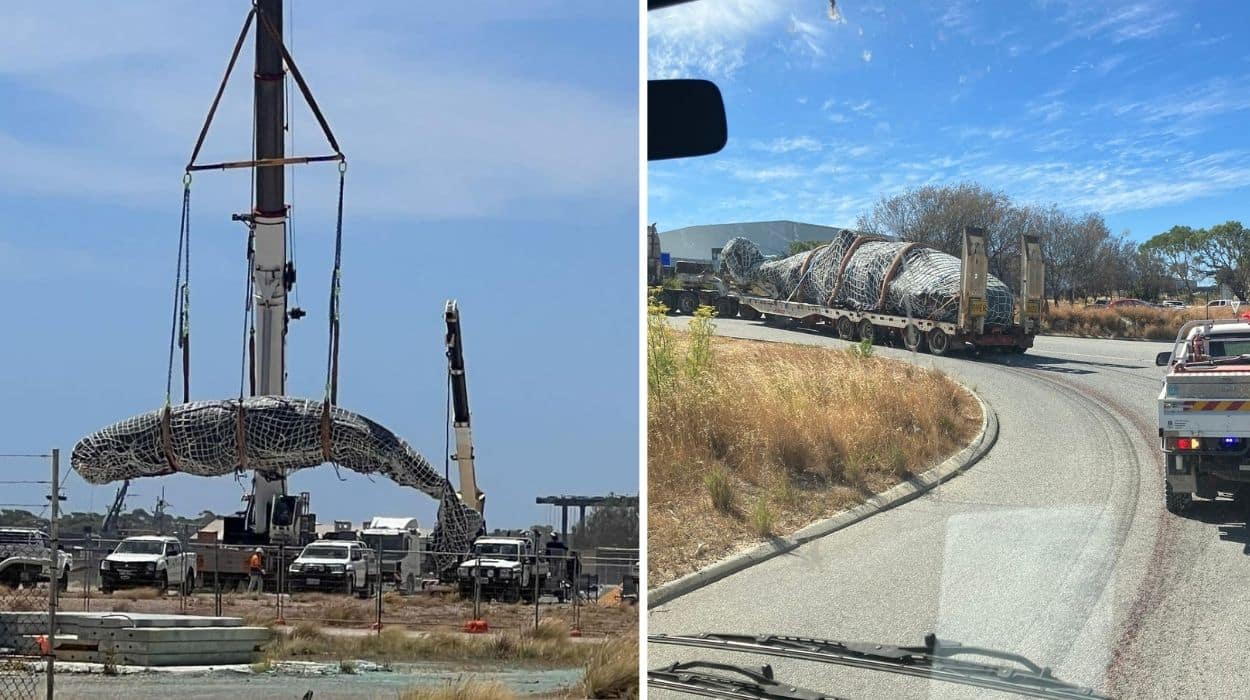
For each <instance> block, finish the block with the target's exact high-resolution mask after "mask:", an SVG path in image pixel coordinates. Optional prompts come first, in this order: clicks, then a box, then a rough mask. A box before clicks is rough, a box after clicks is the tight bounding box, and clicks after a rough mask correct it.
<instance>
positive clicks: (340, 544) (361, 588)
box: [286, 539, 378, 598]
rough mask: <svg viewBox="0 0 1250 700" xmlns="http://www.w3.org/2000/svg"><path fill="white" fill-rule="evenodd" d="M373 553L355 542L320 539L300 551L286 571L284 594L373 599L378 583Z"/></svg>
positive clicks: (363, 545)
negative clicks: (332, 594)
mask: <svg viewBox="0 0 1250 700" xmlns="http://www.w3.org/2000/svg"><path fill="white" fill-rule="evenodd" d="M377 570H378V565H377V560H376V559H374V557H373V550H372V549H370V548H369V546H368V545H367V544H365V543H364V542H360V541H358V540H335V539H323V540H317V541H316V542H312V543H310V544H308V545H306V546H305V547H304V550H303V551H301V552H300V553H299V556H298V557H296V558H295V561H293V562H291V565H290V566H289V567H287V570H286V579H287V580H286V583H287V586H286V587H287V590H288V591H290V592H291V593H296V592H298V591H329V592H335V591H337V592H342V593H348V594H351V593H355V594H356V595H357V596H359V597H361V598H369V597H372V596H373V593H374V591H375V590H376V589H375V586H377V583H378V577H377Z"/></svg>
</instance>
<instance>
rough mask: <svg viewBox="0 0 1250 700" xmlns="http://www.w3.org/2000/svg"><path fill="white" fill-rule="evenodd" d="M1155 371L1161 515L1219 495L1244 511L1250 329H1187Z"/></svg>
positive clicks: (1248, 485) (1249, 482)
mask: <svg viewBox="0 0 1250 700" xmlns="http://www.w3.org/2000/svg"><path fill="white" fill-rule="evenodd" d="M1155 364H1156V365H1159V366H1163V367H1167V368H1168V369H1167V373H1166V375H1165V376H1164V378H1163V387H1162V389H1161V390H1160V392H1159V397H1158V409H1159V440H1160V446H1161V448H1162V450H1163V454H1164V480H1163V481H1164V499H1165V506H1166V507H1167V509H1168V510H1169V511H1171V512H1173V513H1182V512H1184V511H1186V510H1188V509H1189V508H1191V506H1193V504H1194V497H1195V496H1197V497H1198V498H1203V499H1215V498H1216V497H1217V496H1218V495H1219V494H1220V493H1221V492H1223V493H1227V494H1229V495H1231V496H1232V497H1233V499H1234V500H1235V501H1241V502H1242V503H1245V504H1250V323H1248V322H1246V321H1245V320H1242V319H1221V320H1197V321H1190V322H1188V323H1186V324H1184V325H1183V326H1181V328H1180V330H1179V331H1178V332H1177V334H1176V339H1175V341H1174V342H1173V346H1172V349H1171V350H1169V351H1167V352H1162V353H1159V354H1158V355H1157V356H1156V357H1155Z"/></svg>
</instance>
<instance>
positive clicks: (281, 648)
mask: <svg viewBox="0 0 1250 700" xmlns="http://www.w3.org/2000/svg"><path fill="white" fill-rule="evenodd" d="M539 634H540V635H544V634H545V635H546V636H535V635H534V634H533V632H532V631H531V633H530V634H513V633H507V634H499V635H483V636H471V635H463V634H449V633H446V632H431V633H429V634H422V635H416V636H414V635H410V634H408V633H407V632H405V631H404V630H403V629H400V628H398V627H388V628H385V629H383V630H382V631H381V633H380V634H367V635H362V636H346V635H338V634H327V633H325V632H324V631H322V629H321V628H320V626H319V625H317V624H314V623H309V622H301V623H299V624H297V625H296V626H295V627H294V628H292V629H291V630H290V632H288V633H286V634H278V635H276V636H275V637H274V638H273V640H271V641H270V642H269V643H268V644H267V645H266V646H265V648H264V650H263V653H264V655H265V657H266V658H268V659H271V660H284V659H323V660H324V659H332V660H334V659H366V660H370V661H379V662H413V661H508V662H523V663H532V664H534V665H539V666H553V667H558V666H570V665H578V664H582V663H585V662H586V661H587V660H588V659H589V658H590V657H591V655H592V654H593V653H594V651H595V647H596V645H595V644H594V643H584V642H583V643H576V642H573V641H572V640H570V639H569V637H568V633H567V630H565V633H564V635H563V636H560V637H554V636H551V633H549V632H548V633H544V632H542V631H541V628H540V633H539Z"/></svg>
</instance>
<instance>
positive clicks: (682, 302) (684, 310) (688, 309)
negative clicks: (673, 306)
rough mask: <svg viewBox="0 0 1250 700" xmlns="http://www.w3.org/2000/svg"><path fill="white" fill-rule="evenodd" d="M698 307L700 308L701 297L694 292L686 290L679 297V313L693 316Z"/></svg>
mask: <svg viewBox="0 0 1250 700" xmlns="http://www.w3.org/2000/svg"><path fill="white" fill-rule="evenodd" d="M697 308H699V297H697V296H695V295H694V294H692V293H690V292H686V293H684V294H682V295H680V296H678V297H677V313H679V314H685V315H687V316H693V315H694V311H695V309H697Z"/></svg>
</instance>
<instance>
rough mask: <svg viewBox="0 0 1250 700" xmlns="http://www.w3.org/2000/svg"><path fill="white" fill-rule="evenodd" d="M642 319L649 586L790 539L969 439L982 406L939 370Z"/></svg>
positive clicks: (861, 350)
mask: <svg viewBox="0 0 1250 700" xmlns="http://www.w3.org/2000/svg"><path fill="white" fill-rule="evenodd" d="M690 328H691V331H690V332H689V333H685V332H680V331H677V330H674V329H673V328H671V327H670V326H669V325H668V324H667V322H666V321H665V319H663V317H657V316H656V315H655V314H654V313H653V314H652V316H651V318H650V319H649V323H648V330H647V333H648V338H647V341H648V355H647V362H648V376H647V379H648V416H647V436H648V438H647V439H648V443H647V444H648V449H647V452H648V464H647V470H648V472H647V473H648V486H647V488H648V498H649V504H650V505H649V509H648V516H647V517H648V525H647V527H648V540H647V542H648V544H647V547H648V549H647V552H648V554H647V558H648V572H649V576H648V585H649V586H655V585H658V584H661V583H665V582H667V581H671V580H673V579H675V578H677V577H679V576H682V575H684V574H687V573H689V572H691V571H694V570H696V569H698V568H700V567H701V566H704V565H706V564H709V563H711V562H714V561H716V560H718V559H721V558H723V557H724V556H726V555H728V554H730V553H731V552H733V551H735V550H737V549H739V548H741V547H742V546H743V545H746V544H750V543H752V542H756V541H759V540H761V539H763V538H766V537H768V536H770V535H773V534H785V533H790V532H793V531H795V530H797V529H799V528H801V527H803V526H804V525H807V524H809V523H811V522H813V521H815V520H818V519H820V518H822V517H826V516H829V515H832V514H834V513H837V512H838V511H841V510H844V509H846V508H848V507H850V506H853V505H856V504H858V503H861V502H863V501H864V500H865V499H866V498H868V497H870V496H871V495H872V494H873V493H877V492H880V491H882V490H884V489H886V488H888V487H890V486H892V485H894V484H896V483H898V482H900V481H902V480H905V479H907V478H908V477H910V476H912V475H913V474H915V473H918V472H920V471H924V470H925V469H927V468H929V467H930V466H932V465H933V464H935V463H936V462H937V461H938V460H940V459H944V458H946V457H948V456H950V455H951V454H953V453H954V452H956V451H957V450H959V449H961V448H962V447H963V446H964V445H966V444H967V443H968V441H969V440H970V439H971V437H972V436H973V435H975V433H976V431H977V430H978V429H979V427H980V424H981V411H980V406H979V405H978V404H977V402H976V400H975V399H974V398H973V397H972V396H971V395H969V394H968V393H967V392H966V391H964V390H963V389H962V388H961V387H959V386H958V385H957V384H955V383H954V382H953V381H951V380H950V379H949V378H947V377H946V376H945V375H943V374H941V373H940V372H936V371H933V370H927V369H923V368H920V367H916V366H914V365H912V364H910V363H906V362H900V361H895V360H887V359H882V358H879V357H874V356H873V355H872V352H871V350H872V349H871V346H867V347H864V346H859V347H855V348H852V349H851V350H850V351H846V350H832V349H826V348H816V347H806V346H796V345H782V344H774V343H759V342H755V341H747V340H733V339H727V338H716V337H713V336H712V320H711V318H710V317H709V316H708V315H707V314H706V313H703V314H701V315H699V316H696V318H695V319H693V320H692V321H691V326H690Z"/></svg>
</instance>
